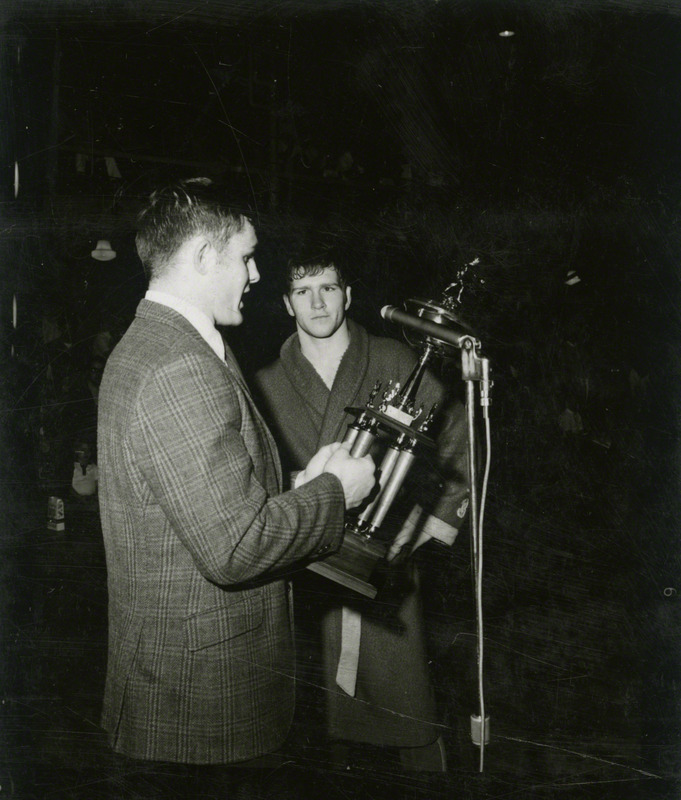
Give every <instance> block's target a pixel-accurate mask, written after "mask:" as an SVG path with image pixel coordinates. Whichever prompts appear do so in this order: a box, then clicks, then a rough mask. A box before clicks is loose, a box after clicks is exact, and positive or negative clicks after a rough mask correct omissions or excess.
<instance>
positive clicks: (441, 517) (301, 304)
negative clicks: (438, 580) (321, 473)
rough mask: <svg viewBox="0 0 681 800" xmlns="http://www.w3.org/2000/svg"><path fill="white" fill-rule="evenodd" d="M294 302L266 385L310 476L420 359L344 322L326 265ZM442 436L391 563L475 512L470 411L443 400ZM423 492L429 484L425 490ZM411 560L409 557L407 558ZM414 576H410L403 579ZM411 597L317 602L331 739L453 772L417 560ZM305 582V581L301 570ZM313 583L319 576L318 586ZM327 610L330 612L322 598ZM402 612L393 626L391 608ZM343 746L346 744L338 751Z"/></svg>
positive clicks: (312, 266) (296, 460)
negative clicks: (323, 451) (361, 411)
mask: <svg viewBox="0 0 681 800" xmlns="http://www.w3.org/2000/svg"><path fill="white" fill-rule="evenodd" d="M287 277H288V289H287V291H286V294H285V295H284V303H285V306H286V309H287V311H288V313H289V314H290V315H291V316H292V317H293V318H294V319H295V322H296V333H294V334H293V335H292V336H291V337H290V338H289V339H287V341H286V342H285V343H284V345H283V346H282V348H281V353H280V358H279V359H278V360H277V361H275V362H274V363H273V364H270V365H269V366H267V367H265V368H264V369H262V370H260V371H259V372H258V373H257V375H256V384H257V388H258V391H259V392H260V396H261V399H262V401H263V404H264V406H263V407H264V409H265V410H266V414H267V418H268V420H269V421H270V424H271V426H272V428H273V430H274V432H275V436H276V437H277V440H278V442H279V445H280V447H281V449H282V458H284V459H285V460H288V462H289V465H290V467H291V468H292V469H293V470H295V469H300V468H301V467H302V466H303V465H304V464H305V462H306V460H307V459H308V458H309V457H310V455H311V454H312V453H314V452H315V450H316V449H317V448H319V447H320V446H323V445H324V444H326V443H329V442H333V441H335V440H337V439H342V438H343V436H344V434H345V430H346V427H347V425H348V423H349V422H352V421H353V420H354V417H353V416H351V415H349V414H347V413H346V412H345V409H346V407H361V406H363V405H364V404H365V403H366V401H367V399H368V397H369V394H370V392H371V390H372V388H373V387H374V385H375V383H376V381H377V380H380V381H381V383H382V386H383V388H385V387H386V386H387V384H388V381H389V380H392V381H393V382H395V381H398V382H400V384H401V385H404V383H405V380H406V379H407V377H408V376H409V374H410V373H411V371H412V369H413V367H414V365H415V363H416V356H415V354H414V352H413V351H412V350H411V349H410V348H409V347H407V346H406V345H405V344H402V343H400V342H398V341H395V340H393V339H387V338H382V337H376V336H371V335H369V334H368V333H367V331H366V330H365V329H364V328H363V327H361V326H360V325H358V324H356V323H354V322H353V321H352V320H349V319H348V318H347V317H346V311H347V309H348V308H349V306H350V301H351V288H350V286H348V285H346V282H345V280H344V278H343V275H342V273H341V271H340V270H339V269H338V267H337V265H336V264H335V263H334V261H333V260H331V259H329V258H327V257H321V258H315V259H312V260H310V261H303V262H300V261H298V262H295V261H294V262H291V264H290V265H289V269H288V273H287ZM442 399H443V388H442V386H440V384H439V383H438V381H437V380H436V379H435V378H434V376H433V375H432V374H430V373H426V375H425V377H424V380H423V382H422V384H421V388H420V390H419V394H418V397H417V400H418V401H419V402H423V403H424V406H425V411H424V414H425V413H427V411H428V410H429V409H430V406H431V405H432V404H433V403H435V402H439V401H441V400H442ZM445 406H446V408H445V411H446V413H445V416H446V420H445V421H444V423H443V427H442V431H441V433H440V435H439V437H438V444H439V448H438V458H437V459H436V460H437V461H438V462H439V464H436V465H435V467H436V469H435V472H436V481H435V485H436V486H437V487H438V490H437V491H436V492H435V493H434V495H433V496H432V497H431V498H430V504H429V505H430V507H429V508H428V510H427V511H425V510H424V509H423V508H422V507H421V506H418V505H416V506H414V507H413V508H412V510H411V513H409V509H407V511H406V515H407V519H406V521H405V522H404V524H403V525H402V527H401V530H400V531H399V533H397V532H396V531H395V530H393V531H392V535H393V536H395V534H396V533H397V536H396V538H395V539H394V543H393V545H392V547H391V549H390V551H389V554H388V557H389V558H393V557H394V556H395V555H396V554H397V553H398V552H399V551H400V549H401V548H402V547H403V546H404V545H405V544H407V543H408V544H409V548H411V551H412V552H413V550H415V549H416V548H417V547H419V546H421V545H422V544H424V543H425V542H427V541H429V540H430V539H435V540H439V541H440V542H442V543H444V544H448V545H449V544H452V543H453V541H454V539H455V537H456V535H457V532H458V528H459V526H460V524H461V522H462V519H463V517H464V515H465V512H466V508H467V506H468V486H467V477H466V476H467V461H466V441H467V440H466V426H465V415H464V413H463V408H462V407H461V405H460V404H458V403H446V404H445ZM419 492H420V493H422V494H423V493H425V494H428V492H427V490H426V491H425V492H424V486H423V485H421V486H420V487H419ZM405 552H407V551H405ZM404 571H405V570H404V569H403V571H402V576H403V577H404ZM406 573H407V576H408V580H407V582H406V584H407V587H408V588H407V590H406V591H405V592H404V593H403V594H399V593H397V594H394V595H393V596H391V595H390V593H388V594H386V593H383V594H379V596H378V597H377V598H376V600H366V599H365V598H361V597H360V595H357V594H353V593H351V592H344V591H343V590H341V589H340V587H338V586H337V585H336V584H334V583H332V582H331V581H326V586H325V588H324V590H323V594H321V593H320V594H315V598H316V602H315V608H316V609H318V610H319V609H321V615H322V621H321V627H322V631H321V635H322V656H323V661H324V681H325V689H326V692H325V694H326V697H327V725H328V734H329V737H330V739H331V740H332V741H333V740H336V741H343V740H344V741H346V742H347V741H354V742H366V743H369V744H373V745H379V746H385V747H397V748H399V751H400V759H401V762H402V764H403V765H404V767H406V768H413V769H423V770H433V771H441V770H444V769H445V768H446V767H445V765H446V761H445V753H444V747H443V741H442V738H441V737H440V736H439V729H438V726H437V716H436V711H435V705H434V701H433V693H432V690H431V684H430V680H429V675H428V666H427V658H426V655H425V642H424V635H423V625H422V613H421V603H420V598H419V592H418V574H417V571H416V569H415V566H414V564H413V563H410V562H407V565H406ZM300 580H301V581H305V575H304V574H301V576H300ZM310 580H313V581H314V580H315V579H314V578H312V579H310ZM324 595H326V598H327V603H326V606H325V607H324V608H322V606H323V603H322V601H321V599H320V598H321V597H323V596H324ZM388 608H392V612H393V614H392V619H390V618H389V617H390V614H386V613H385V612H386V609H388ZM336 749H338V748H336Z"/></svg>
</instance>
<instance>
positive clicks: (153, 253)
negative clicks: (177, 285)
mask: <svg viewBox="0 0 681 800" xmlns="http://www.w3.org/2000/svg"><path fill="white" fill-rule="evenodd" d="M247 221H248V215H247V213H246V212H245V210H244V209H241V208H237V207H236V206H233V205H230V204H229V203H228V202H227V201H226V199H225V197H224V195H223V194H222V193H221V192H220V191H219V190H218V189H217V187H216V186H215V185H214V184H213V182H212V181H211V180H210V179H209V178H189V179H186V180H181V181H176V182H175V183H171V184H168V185H167V186H164V187H162V188H160V189H156V190H155V191H154V192H152V194H151V195H150V197H149V199H148V201H147V203H146V205H145V206H144V208H143V209H142V210H141V211H140V213H139V214H138V216H137V235H136V237H135V245H136V247H137V253H138V255H139V257H140V259H141V261H142V265H143V266H144V272H145V274H146V276H147V278H148V279H151V278H157V277H159V276H160V275H161V274H162V273H163V272H164V271H165V269H166V268H167V267H168V265H169V264H170V262H171V260H172V258H173V256H174V255H175V253H176V252H177V251H178V250H179V248H180V247H181V246H182V244H183V243H184V242H186V241H187V240H188V239H191V238H192V236H196V235H199V234H205V235H207V236H210V237H211V238H213V239H214V240H215V241H216V244H218V245H226V244H227V242H228V241H229V239H230V238H231V237H232V236H233V235H234V234H235V233H238V232H239V231H241V230H242V229H243V227H244V225H245V224H246V222H247Z"/></svg>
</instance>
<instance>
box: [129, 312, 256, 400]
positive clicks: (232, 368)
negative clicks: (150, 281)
mask: <svg viewBox="0 0 681 800" xmlns="http://www.w3.org/2000/svg"><path fill="white" fill-rule="evenodd" d="M136 316H138V317H140V318H142V319H149V320H153V321H154V322H159V323H161V324H162V325H169V326H170V327H171V328H174V329H175V330H176V331H177V332H178V333H180V334H182V335H183V336H189V337H191V338H192V339H193V340H194V341H198V342H201V343H202V344H203V345H204V346H205V347H206V348H207V350H208V351H210V352H211V353H213V354H214V355H215V356H216V357H217V358H219V356H218V355H217V353H216V352H215V349H214V348H213V347H211V345H210V344H209V343H208V342H207V341H206V339H205V337H203V336H202V335H201V334H200V333H199V331H198V330H197V329H196V327H195V326H194V325H192V323H191V322H190V321H189V320H188V319H187V318H186V317H185V316H184V315H182V314H180V313H179V312H178V311H176V310H175V309H173V308H170V306H166V305H163V304H162V303H156V302H153V301H151V300H147V299H143V300H141V301H140V304H139V305H138V306H137V311H136ZM220 360H221V361H222V363H223V364H224V365H225V366H226V367H227V369H228V370H229V372H230V373H231V374H232V375H233V376H234V377H235V378H236V380H237V381H238V382H239V385H240V386H241V387H242V389H243V390H244V391H245V392H246V394H248V395H250V391H249V389H248V386H247V385H246V381H245V379H244V376H243V374H242V372H241V369H240V368H239V365H238V364H237V361H236V358H235V357H234V354H233V353H232V350H231V348H230V347H229V345H227V343H226V342H225V357H224V359H220Z"/></svg>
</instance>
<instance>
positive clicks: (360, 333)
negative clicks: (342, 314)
mask: <svg viewBox="0 0 681 800" xmlns="http://www.w3.org/2000/svg"><path fill="white" fill-rule="evenodd" d="M348 330H349V333H350V344H349V345H348V349H347V350H346V351H345V353H344V354H343V358H342V359H341V362H340V364H339V366H338V372H337V373H336V377H335V379H334V382H333V387H332V388H331V390H329V388H328V387H327V386H326V384H325V383H324V381H323V380H322V379H321V378H320V377H319V375H318V374H317V372H316V370H315V369H314V367H313V366H312V364H310V362H309V361H308V360H307V359H306V358H305V356H304V355H303V353H302V351H301V349H300V341H299V339H298V334H297V333H294V334H293V335H292V336H289V338H288V339H287V340H286V341H285V342H284V344H283V345H282V348H281V351H280V357H281V365H282V368H283V370H284V372H285V374H286V376H287V378H288V379H289V381H290V383H291V385H292V386H293V387H294V389H295V390H296V392H297V393H298V395H299V396H300V398H301V401H302V403H304V404H305V406H306V407H307V409H308V410H309V412H310V415H311V418H312V420H313V422H314V425H315V428H317V430H318V440H317V444H318V446H320V445H321V444H324V443H326V442H332V441H337V440H338V438H339V436H340V435H341V434H342V433H343V431H344V428H345V418H346V413H345V409H346V407H347V406H356V405H364V403H366V401H367V398H365V397H360V396H359V393H360V389H361V387H362V384H363V382H364V380H365V377H366V372H367V369H368V366H369V335H368V334H367V332H366V330H365V329H364V328H363V327H362V326H361V325H358V324H357V323H356V322H353V321H352V320H348Z"/></svg>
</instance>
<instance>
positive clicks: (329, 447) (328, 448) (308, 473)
mask: <svg viewBox="0 0 681 800" xmlns="http://www.w3.org/2000/svg"><path fill="white" fill-rule="evenodd" d="M340 446H341V443H340V442H332V443H331V444H325V445H324V447H321V448H320V449H319V450H318V451H317V452H316V453H315V454H314V455H313V456H312V458H311V459H310V460H309V461H308V463H307V466H306V467H305V469H304V470H302V471H301V472H299V473H298V474H297V475H296V479H295V483H294V489H297V488H298V487H299V486H302V485H303V484H304V483H307V482H308V481H311V480H312V479H313V478H316V477H318V476H319V475H321V474H322V472H323V471H324V467H325V466H326V462H327V461H328V460H329V459H330V458H331V456H332V455H333V454H334V453H335V452H336V451H337V450H338V448H339V447H340Z"/></svg>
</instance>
